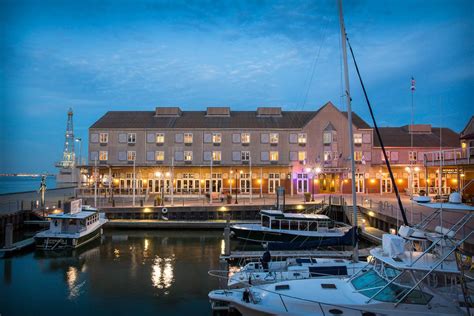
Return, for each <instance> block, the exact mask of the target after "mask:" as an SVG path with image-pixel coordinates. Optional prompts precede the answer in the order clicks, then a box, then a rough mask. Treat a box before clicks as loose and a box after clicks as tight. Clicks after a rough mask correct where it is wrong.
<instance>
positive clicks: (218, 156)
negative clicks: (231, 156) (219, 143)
mask: <svg viewBox="0 0 474 316" xmlns="http://www.w3.org/2000/svg"><path fill="white" fill-rule="evenodd" d="M221 158H222V154H221V152H220V151H213V152H212V160H213V161H221Z"/></svg>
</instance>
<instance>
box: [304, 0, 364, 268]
mask: <svg viewBox="0 0 474 316" xmlns="http://www.w3.org/2000/svg"><path fill="white" fill-rule="evenodd" d="M338 3H339V23H340V26H341V45H342V58H343V59H344V82H345V88H346V90H345V96H346V103H347V120H348V123H349V148H350V152H351V156H350V160H351V176H352V181H351V188H352V211H353V220H352V226H353V228H352V229H353V233H352V238H353V245H354V249H353V251H354V253H353V258H352V260H353V261H354V262H357V261H358V259H359V248H358V244H357V236H356V231H357V196H356V186H355V180H356V179H355V162H354V134H353V131H352V110H351V93H350V87H349V73H348V66H347V48H346V29H345V27H344V16H343V14H342V0H339V1H338ZM313 185H314V183H313Z"/></svg>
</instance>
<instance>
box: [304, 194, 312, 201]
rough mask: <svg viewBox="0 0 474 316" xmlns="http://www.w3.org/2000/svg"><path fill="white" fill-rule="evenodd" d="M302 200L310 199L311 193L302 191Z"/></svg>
mask: <svg viewBox="0 0 474 316" xmlns="http://www.w3.org/2000/svg"><path fill="white" fill-rule="evenodd" d="M304 201H305V202H309V201H311V193H309V192H305V193H304Z"/></svg>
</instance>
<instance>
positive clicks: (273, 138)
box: [270, 133, 278, 144]
mask: <svg viewBox="0 0 474 316" xmlns="http://www.w3.org/2000/svg"><path fill="white" fill-rule="evenodd" d="M270 144H278V133H270Z"/></svg>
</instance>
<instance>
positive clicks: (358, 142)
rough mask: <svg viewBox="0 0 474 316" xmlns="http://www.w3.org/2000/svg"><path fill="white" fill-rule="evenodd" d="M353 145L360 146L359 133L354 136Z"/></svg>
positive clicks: (360, 138)
mask: <svg viewBox="0 0 474 316" xmlns="http://www.w3.org/2000/svg"><path fill="white" fill-rule="evenodd" d="M354 144H355V145H362V134H360V133H356V134H354Z"/></svg>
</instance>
